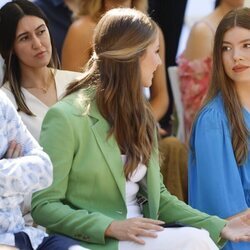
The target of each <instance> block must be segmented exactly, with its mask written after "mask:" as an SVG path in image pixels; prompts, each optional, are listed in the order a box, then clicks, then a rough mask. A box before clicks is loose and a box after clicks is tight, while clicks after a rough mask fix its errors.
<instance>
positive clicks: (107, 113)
mask: <svg viewBox="0 0 250 250" xmlns="http://www.w3.org/2000/svg"><path fill="white" fill-rule="evenodd" d="M157 35H158V31H157V26H156V24H155V23H154V22H153V21H152V20H151V19H150V18H149V17H148V16H146V15H145V14H143V13H142V12H140V11H137V10H135V9H130V8H117V9H112V10H110V11H108V12H106V14H105V15H104V16H103V17H102V18H101V20H100V21H99V23H98V24H97V26H96V29H95V32H94V46H93V56H92V57H91V59H90V61H89V64H88V70H87V72H86V73H85V77H84V78H83V79H82V80H80V81H78V82H75V83H72V84H71V85H70V86H69V87H68V89H67V93H66V95H69V94H71V93H73V92H75V91H77V90H79V89H82V88H87V87H88V86H93V85H94V86H95V89H96V93H95V100H96V103H97V107H98V109H99V111H100V113H101V114H102V116H103V117H104V118H105V119H106V120H107V121H108V123H109V125H110V131H109V135H111V134H113V135H114V136H115V138H116V141H117V143H118V145H119V147H120V150H121V152H122V153H123V154H126V155H127V162H126V164H125V166H126V167H125V175H126V177H128V176H129V174H131V173H132V172H133V171H134V170H135V169H136V167H137V166H138V164H139V163H140V162H143V163H145V164H147V163H148V161H149V158H150V155H151V152H152V150H153V148H154V146H155V139H154V138H155V134H156V133H155V121H154V118H153V115H152V112H151V108H150V105H149V103H148V101H147V100H146V99H145V97H144V94H143V86H142V83H141V68H140V58H141V57H142V56H143V55H144V53H145V51H146V49H147V47H148V46H149V45H150V44H152V43H153V42H154V41H155V39H156V37H157Z"/></svg>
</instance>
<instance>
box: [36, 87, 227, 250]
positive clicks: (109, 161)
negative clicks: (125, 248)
mask: <svg viewBox="0 0 250 250" xmlns="http://www.w3.org/2000/svg"><path fill="white" fill-rule="evenodd" d="M86 95H87V94H86V92H85V93H84V92H83V91H81V98H80V97H79V96H80V95H79V93H75V94H73V95H70V96H68V97H66V98H65V99H63V100H62V101H60V102H58V103H57V104H56V105H55V106H53V107H52V108H51V109H50V110H49V111H48V113H47V115H46V117H45V119H44V122H43V125H42V133H41V137H40V142H41V145H42V146H43V148H44V150H45V152H47V153H48V154H49V156H50V157H51V160H52V163H53V165H54V171H53V175H54V176H53V184H52V185H51V186H50V187H49V188H47V189H45V190H42V191H39V192H37V193H35V194H34V195H33V199H32V216H33V218H34V220H35V222H36V223H38V224H40V225H42V226H44V227H46V228H47V229H48V231H49V232H53V233H59V234H64V235H68V236H70V237H73V238H75V239H77V240H79V241H81V244H82V245H83V246H85V247H87V248H90V249H93V250H98V249H107V250H113V249H114V250H115V249H118V241H117V240H115V239H111V238H105V236H104V232H105V230H106V228H107V227H108V226H109V224H110V223H111V222H112V221H113V220H124V219H126V214H127V211H126V203H125V182H126V179H125V177H124V174H123V163H122V160H121V152H120V150H119V148H118V145H117V143H116V140H115V138H114V137H113V136H111V137H109V138H107V133H108V131H109V124H108V123H107V121H106V120H105V119H104V118H103V117H102V116H101V114H100V113H99V111H98V109H97V107H96V105H95V102H92V103H91V105H90V108H89V109H88V107H85V108H83V106H84V105H83V104H84V98H88V96H86ZM83 96H84V98H83ZM87 109H88V110H87ZM147 167H148V168H147V174H146V177H145V178H144V179H143V180H142V181H141V182H140V190H139V193H140V194H141V195H143V196H144V197H145V198H147V199H148V202H146V203H145V204H144V206H143V214H144V216H145V217H148V218H153V219H160V220H163V221H166V222H174V221H179V222H182V223H185V224H189V225H191V226H194V227H198V228H205V229H207V230H208V231H209V233H210V236H211V237H212V239H213V240H214V241H215V242H216V243H218V240H219V235H220V231H221V229H222V228H223V227H224V225H225V223H226V222H225V221H224V220H222V219H219V218H218V217H214V216H213V217H212V216H208V215H207V214H204V213H201V212H198V211H197V210H194V209H192V208H191V207H189V206H188V205H186V204H185V203H183V202H181V201H179V200H178V199H177V198H176V197H175V196H172V195H171V194H170V193H169V192H168V191H167V190H166V188H165V186H164V185H163V183H162V180H161V175H160V170H159V162H158V154H157V150H155V151H154V152H153V153H152V157H151V159H150V162H149V164H148V166H147Z"/></svg>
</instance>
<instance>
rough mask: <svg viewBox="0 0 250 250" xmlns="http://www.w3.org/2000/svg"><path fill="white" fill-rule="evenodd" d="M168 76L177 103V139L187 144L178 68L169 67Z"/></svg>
mask: <svg viewBox="0 0 250 250" xmlns="http://www.w3.org/2000/svg"><path fill="white" fill-rule="evenodd" d="M168 75H169V80H170V86H171V89H172V92H173V97H174V103H175V107H176V112H177V118H178V128H177V133H176V137H177V138H178V139H179V140H180V141H181V142H185V127H184V109H183V105H182V101H181V92H180V79H179V75H178V67H177V66H169V67H168Z"/></svg>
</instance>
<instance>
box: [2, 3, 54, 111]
mask: <svg viewBox="0 0 250 250" xmlns="http://www.w3.org/2000/svg"><path fill="white" fill-rule="evenodd" d="M27 15H29V16H36V17H39V18H41V19H42V20H44V22H45V24H46V26H47V28H48V30H49V26H48V20H47V18H46V17H45V15H44V14H43V12H42V11H41V10H40V9H39V8H38V7H37V6H36V5H35V4H34V3H32V2H30V1H28V0H14V1H11V2H8V3H6V4H5V5H4V6H3V7H2V8H1V11H0V54H1V55H2V57H3V59H4V63H5V70H4V77H3V81H2V85H3V84H4V83H6V82H9V85H10V89H11V92H12V94H13V95H14V98H15V101H16V104H17V107H18V111H22V112H24V113H26V114H27V115H33V113H32V112H31V111H30V109H29V108H28V106H27V105H26V102H25V99H24V96H23V93H22V90H21V83H20V79H21V71H20V67H19V59H18V57H17V56H16V55H15V53H14V52H13V47H14V42H15V38H16V30H17V25H18V22H19V21H20V19H22V18H23V17H24V16H27ZM49 34H50V39H51V46H52V56H51V60H50V63H49V65H48V66H50V67H54V68H58V67H59V60H58V56H57V52H56V48H55V46H54V42H53V39H52V36H51V32H50V30H49Z"/></svg>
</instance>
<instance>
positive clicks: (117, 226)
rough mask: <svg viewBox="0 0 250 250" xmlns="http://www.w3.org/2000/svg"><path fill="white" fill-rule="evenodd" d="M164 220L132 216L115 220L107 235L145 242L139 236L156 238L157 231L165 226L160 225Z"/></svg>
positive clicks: (119, 238)
mask: <svg viewBox="0 0 250 250" xmlns="http://www.w3.org/2000/svg"><path fill="white" fill-rule="evenodd" d="M161 224H164V221H159V220H153V219H147V218H132V219H126V220H123V221H113V222H112V223H111V224H110V225H109V227H108V228H107V230H106V232H105V236H107V237H112V238H115V239H117V240H127V241H134V242H136V243H138V244H145V242H144V240H143V239H141V238H140V237H139V236H145V237H152V238H156V237H157V234H156V232H155V231H162V230H163V229H164V228H163V227H161V226H160V225H161Z"/></svg>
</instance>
